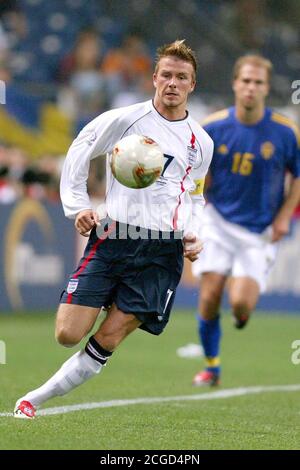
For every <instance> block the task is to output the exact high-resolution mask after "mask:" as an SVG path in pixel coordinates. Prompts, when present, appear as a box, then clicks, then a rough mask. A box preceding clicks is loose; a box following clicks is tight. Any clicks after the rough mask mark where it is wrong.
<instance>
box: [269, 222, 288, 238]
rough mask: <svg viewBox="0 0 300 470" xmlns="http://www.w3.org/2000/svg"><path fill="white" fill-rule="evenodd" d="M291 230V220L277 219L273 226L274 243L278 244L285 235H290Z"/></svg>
mask: <svg viewBox="0 0 300 470" xmlns="http://www.w3.org/2000/svg"><path fill="white" fill-rule="evenodd" d="M289 230H290V219H289V218H288V217H280V216H279V217H276V218H275V220H274V222H273V224H272V231H273V233H272V239H271V241H272V242H278V241H279V240H281V239H282V238H283V237H284V236H285V235H287V234H288V233H289Z"/></svg>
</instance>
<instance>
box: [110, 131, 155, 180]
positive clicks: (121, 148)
mask: <svg viewBox="0 0 300 470" xmlns="http://www.w3.org/2000/svg"><path fill="white" fill-rule="evenodd" d="M163 166H164V154H163V152H162V150H161V149H160V147H159V145H158V144H157V143H156V142H155V141H154V140H153V139H151V138H150V137H146V136H144V135H137V134H132V135H128V136H126V137H124V138H123V139H121V140H120V141H119V142H117V143H116V144H115V146H114V148H113V151H112V155H111V171H112V174H113V175H114V177H115V178H116V179H117V180H118V181H119V183H121V184H123V185H124V186H127V188H133V189H141V188H147V187H148V186H150V185H151V184H153V183H154V182H155V181H156V180H157V178H159V176H160V175H161V173H162V171H163Z"/></svg>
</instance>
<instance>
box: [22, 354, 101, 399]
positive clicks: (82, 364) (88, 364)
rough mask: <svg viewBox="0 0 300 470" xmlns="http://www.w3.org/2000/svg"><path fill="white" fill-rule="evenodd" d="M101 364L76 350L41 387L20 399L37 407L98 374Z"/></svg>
mask: <svg viewBox="0 0 300 470" xmlns="http://www.w3.org/2000/svg"><path fill="white" fill-rule="evenodd" d="M102 367H103V365H102V364H100V363H99V362H97V361H96V360H95V359H93V358H92V357H90V356H89V355H88V354H87V353H86V352H85V351H84V350H82V351H78V352H77V353H75V354H74V355H73V356H72V357H70V359H68V360H67V361H66V362H64V364H63V365H62V366H61V368H60V369H59V370H58V371H57V372H56V374H54V375H53V376H52V377H51V378H50V379H49V380H48V381H47V382H46V383H44V384H43V385H42V386H41V387H39V388H37V389H36V390H33V391H32V392H29V393H27V394H26V395H25V396H24V397H22V398H21V400H26V401H29V402H30V403H31V404H32V405H33V406H34V407H38V406H39V405H41V404H42V403H44V402H45V401H46V400H49V398H53V397H56V396H58V395H65V394H66V393H68V392H70V391H71V390H73V388H75V387H78V385H81V384H82V383H84V382H86V381H87V380H88V379H90V378H91V377H93V376H94V375H95V374H99V372H100V371H101V369H102Z"/></svg>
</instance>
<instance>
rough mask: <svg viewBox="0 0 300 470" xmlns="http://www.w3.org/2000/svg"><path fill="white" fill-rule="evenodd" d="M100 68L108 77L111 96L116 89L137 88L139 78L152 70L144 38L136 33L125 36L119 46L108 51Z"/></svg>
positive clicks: (139, 81) (121, 90)
mask: <svg viewBox="0 0 300 470" xmlns="http://www.w3.org/2000/svg"><path fill="white" fill-rule="evenodd" d="M101 70H102V71H103V73H104V74H105V75H106V76H107V77H108V79H109V85H110V94H111V96H112V97H113V96H114V95H115V92H116V90H119V91H120V92H123V91H124V90H126V91H128V90H130V91H132V90H134V91H135V90H137V89H138V88H139V86H140V83H141V80H143V79H144V77H145V76H146V75H151V72H152V61H151V57H150V54H149V52H148V50H147V47H146V45H145V42H144V40H143V39H142V38H141V37H140V36H139V35H137V34H131V35H129V36H126V37H125V38H124V41H123V43H122V45H121V47H120V48H118V49H111V50H109V51H108V53H107V54H106V56H105V57H104V60H103V64H102V68H101Z"/></svg>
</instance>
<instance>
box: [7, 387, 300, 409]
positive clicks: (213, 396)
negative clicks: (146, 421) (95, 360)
mask: <svg viewBox="0 0 300 470" xmlns="http://www.w3.org/2000/svg"><path fill="white" fill-rule="evenodd" d="M299 390H300V384H294V385H270V386H257V387H240V388H228V389H225V390H218V391H216V392H208V393H200V394H197V395H179V396H174V397H153V398H132V399H126V400H110V401H99V402H95V403H78V404H77V405H66V406H56V407H54V408H45V409H43V410H40V411H37V416H49V415H58V414H65V413H71V412H72V411H80V410H94V409H96V408H112V407H115V406H128V405H148V404H153V403H170V402H173V401H175V402H176V401H198V400H217V399H219V398H232V397H240V396H245V395H255V394H259V393H265V392H267V393H268V392H298V391H299ZM12 415H13V414H12V413H0V417H7V416H12Z"/></svg>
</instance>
